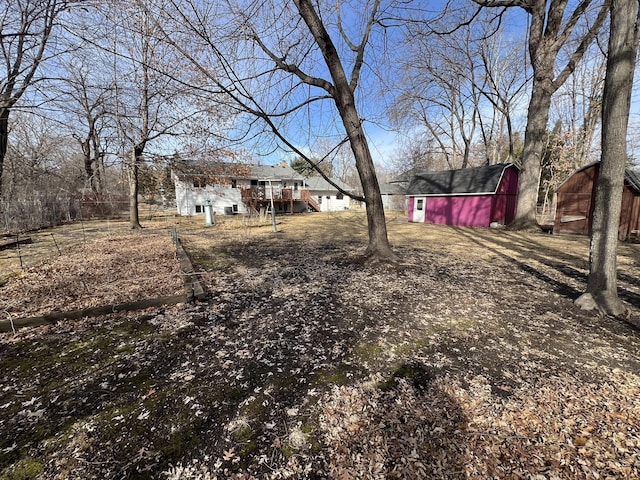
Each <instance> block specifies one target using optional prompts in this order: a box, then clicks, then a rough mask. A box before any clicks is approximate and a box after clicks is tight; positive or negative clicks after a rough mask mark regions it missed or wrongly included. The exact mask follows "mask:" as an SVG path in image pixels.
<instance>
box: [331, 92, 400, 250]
mask: <svg viewBox="0 0 640 480" xmlns="http://www.w3.org/2000/svg"><path fill="white" fill-rule="evenodd" d="M352 98H353V97H352ZM338 109H339V111H340V114H341V116H342V120H343V122H344V125H345V127H346V128H347V135H348V136H349V142H350V144H351V150H352V151H353V155H354V157H355V159H356V169H357V170H358V176H359V177H360V182H361V184H362V191H363V193H364V198H365V200H366V206H367V228H368V233H369V246H368V247H367V250H366V252H365V255H366V256H367V257H369V258H371V259H372V260H396V259H397V257H396V255H395V254H394V253H393V251H392V250H391V246H390V245H389V240H388V237H387V224H386V220H385V215H384V205H383V203H382V196H381V195H380V185H379V184H378V177H377V176H376V172H375V167H374V164H373V159H372V157H371V151H370V150H369V145H368V144H367V140H366V137H365V135H364V131H363V129H362V124H361V122H360V119H359V118H358V112H357V111H356V108H355V106H354V104H353V103H351V102H349V103H348V104H347V105H341V106H340V105H339V106H338Z"/></svg>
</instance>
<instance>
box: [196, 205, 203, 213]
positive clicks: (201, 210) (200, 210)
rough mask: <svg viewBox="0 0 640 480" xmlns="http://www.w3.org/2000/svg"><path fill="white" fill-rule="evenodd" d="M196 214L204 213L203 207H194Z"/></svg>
mask: <svg viewBox="0 0 640 480" xmlns="http://www.w3.org/2000/svg"><path fill="white" fill-rule="evenodd" d="M196 213H204V206H203V205H196Z"/></svg>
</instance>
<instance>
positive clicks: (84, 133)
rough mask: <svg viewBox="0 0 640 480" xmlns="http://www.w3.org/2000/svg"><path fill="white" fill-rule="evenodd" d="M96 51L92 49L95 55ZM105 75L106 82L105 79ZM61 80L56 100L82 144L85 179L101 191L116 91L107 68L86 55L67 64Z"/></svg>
mask: <svg viewBox="0 0 640 480" xmlns="http://www.w3.org/2000/svg"><path fill="white" fill-rule="evenodd" d="M87 53H88V52H87ZM96 53H97V52H96V51H95V50H92V51H91V54H93V55H95V54H96ZM105 78H106V82H103V81H102V80H104V79H105ZM58 83H59V87H58V88H57V89H58V90H59V94H58V98H57V101H56V103H57V105H59V108H60V110H61V112H62V113H63V114H64V118H65V120H66V122H65V123H66V124H67V128H68V129H69V130H70V131H71V136H72V137H73V138H75V139H76V141H77V142H78V144H79V146H80V149H81V152H82V162H83V167H84V172H85V175H86V182H87V184H88V186H89V188H90V189H91V190H92V191H93V192H94V193H100V192H102V191H103V189H104V186H105V185H104V178H103V177H104V158H105V156H106V155H107V154H108V150H107V138H106V137H107V136H108V135H111V134H112V133H113V129H112V128H111V127H112V126H111V125H110V122H109V119H110V112H109V107H110V106H111V105H112V98H111V97H112V94H113V93H112V92H113V88H112V85H110V84H109V76H108V75H105V71H104V70H101V71H100V70H98V71H96V69H95V66H94V65H93V64H92V63H91V62H89V61H88V60H87V59H86V57H85V56H84V55H82V56H80V55H74V56H73V57H72V58H71V59H70V61H69V63H67V64H65V75H64V78H63V79H62V81H61V82H58Z"/></svg>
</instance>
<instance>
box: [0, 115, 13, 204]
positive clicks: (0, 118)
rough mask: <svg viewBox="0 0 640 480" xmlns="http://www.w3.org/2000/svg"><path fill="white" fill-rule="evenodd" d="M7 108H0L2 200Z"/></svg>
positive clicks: (0, 189) (6, 143)
mask: <svg viewBox="0 0 640 480" xmlns="http://www.w3.org/2000/svg"><path fill="white" fill-rule="evenodd" d="M10 112H11V110H10V109H8V108H0V198H2V172H3V171H4V159H5V157H6V156H7V149H8V148H9V113H10Z"/></svg>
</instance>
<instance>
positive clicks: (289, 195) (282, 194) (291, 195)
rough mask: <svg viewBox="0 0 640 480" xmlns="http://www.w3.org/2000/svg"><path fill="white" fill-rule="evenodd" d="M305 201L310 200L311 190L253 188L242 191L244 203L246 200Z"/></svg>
mask: <svg viewBox="0 0 640 480" xmlns="http://www.w3.org/2000/svg"><path fill="white" fill-rule="evenodd" d="M272 195H273V199H274V200H287V201H288V200H304V199H305V198H308V195H309V190H300V189H298V190H295V189H293V188H280V187H273V188H270V187H251V188H243V189H242V201H245V200H271V197H272Z"/></svg>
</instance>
